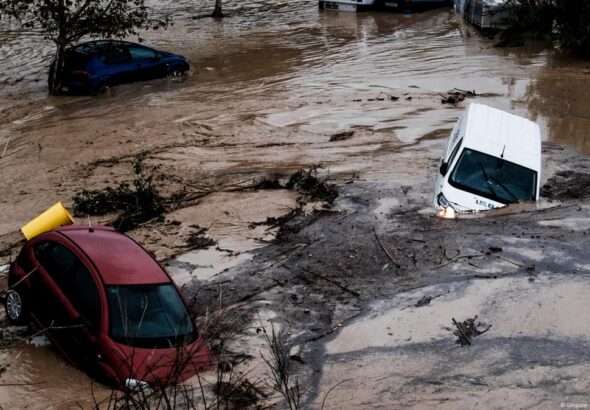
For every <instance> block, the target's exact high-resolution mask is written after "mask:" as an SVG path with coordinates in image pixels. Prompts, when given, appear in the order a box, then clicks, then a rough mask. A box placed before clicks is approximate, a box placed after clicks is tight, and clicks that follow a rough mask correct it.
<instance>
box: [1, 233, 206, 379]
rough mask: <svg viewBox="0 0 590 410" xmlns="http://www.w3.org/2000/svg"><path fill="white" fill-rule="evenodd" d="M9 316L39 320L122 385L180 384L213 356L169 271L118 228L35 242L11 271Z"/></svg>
mask: <svg viewBox="0 0 590 410" xmlns="http://www.w3.org/2000/svg"><path fill="white" fill-rule="evenodd" d="M8 286H9V289H10V290H9V291H8V292H7V294H6V300H5V307H6V315H7V317H8V320H9V321H10V322H12V323H16V324H23V323H26V322H27V321H28V320H29V319H32V320H34V321H35V322H36V323H37V324H38V325H39V326H41V328H42V329H44V330H45V333H46V334H47V336H48V337H49V338H50V339H51V341H52V342H53V343H54V344H55V345H56V346H57V347H58V348H59V350H60V351H61V352H62V353H63V355H64V356H65V357H66V358H67V359H68V360H69V361H70V362H71V363H72V364H74V365H75V366H76V367H79V368H80V369H82V370H83V371H86V372H87V373H89V374H90V375H91V376H93V377H97V378H98V379H99V380H101V381H105V382H106V383H108V384H111V385H113V386H115V387H117V388H120V389H123V388H125V387H128V388H129V387H130V386H131V387H135V386H138V385H140V386H142V387H143V386H145V383H148V384H149V385H150V386H152V387H154V386H162V385H170V384H174V383H179V382H181V381H183V380H185V379H186V378H188V377H190V376H192V375H194V374H196V373H197V372H199V371H202V370H205V369H206V368H208V367H209V365H210V362H211V357H210V354H209V350H208V348H207V346H206V344H205V343H204V342H203V340H202V338H201V337H200V336H199V333H198V331H197V327H196V325H195V323H194V322H193V321H192V319H191V317H190V315H189V313H188V309H187V304H186V301H185V300H184V298H183V297H182V295H181V293H180V292H179V290H178V288H177V287H176V286H175V284H174V282H173V281H172V279H171V278H170V276H169V275H168V274H167V273H166V272H165V271H164V269H163V268H162V267H161V266H160V265H159V264H158V263H157V262H156V261H155V260H154V259H153V258H152V257H151V256H150V255H149V254H148V253H147V252H146V251H145V250H144V249H143V248H142V247H141V246H140V245H138V244H137V243H136V242H135V241H133V240H132V239H130V238H129V237H127V236H125V235H123V234H121V233H118V232H116V231H115V230H113V229H111V228H106V227H93V228H89V227H87V226H76V225H72V226H68V227H62V228H59V229H56V230H53V231H50V232H46V233H43V234H41V235H39V236H37V237H35V238H33V239H31V240H30V241H28V242H27V243H26V244H25V245H24V247H23V249H22V250H21V252H20V254H19V256H18V258H17V259H16V261H15V262H14V263H13V264H12V265H11V267H10V272H9V274H8Z"/></svg>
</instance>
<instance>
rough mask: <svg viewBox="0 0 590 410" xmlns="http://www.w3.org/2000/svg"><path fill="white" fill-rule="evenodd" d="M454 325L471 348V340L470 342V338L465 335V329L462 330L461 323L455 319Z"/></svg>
mask: <svg viewBox="0 0 590 410" xmlns="http://www.w3.org/2000/svg"><path fill="white" fill-rule="evenodd" d="M453 324H454V325H455V327H456V328H457V329H459V332H460V333H461V335H462V336H463V339H464V340H465V342H466V343H467V344H468V345H469V346H471V340H469V338H468V337H467V335H466V334H465V332H463V329H461V326H459V323H457V321H456V320H455V318H453Z"/></svg>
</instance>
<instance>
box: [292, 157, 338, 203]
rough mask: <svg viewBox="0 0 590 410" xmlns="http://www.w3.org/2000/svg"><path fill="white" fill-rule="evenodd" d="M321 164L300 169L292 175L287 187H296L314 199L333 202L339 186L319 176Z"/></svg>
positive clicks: (301, 192)
mask: <svg viewBox="0 0 590 410" xmlns="http://www.w3.org/2000/svg"><path fill="white" fill-rule="evenodd" d="M319 168H321V167H320V166H319V165H314V166H313V167H311V168H310V169H308V170H304V169H300V170H298V171H297V172H295V173H294V174H293V175H291V178H289V181H288V182H287V184H286V185H285V187H286V188H287V189H295V190H297V191H298V192H299V193H300V194H303V195H306V196H309V197H310V198H311V199H312V200H320V201H325V202H327V203H329V204H331V203H333V202H334V200H335V199H336V198H337V197H338V188H337V187H336V185H332V184H330V183H328V182H327V180H326V179H320V178H318V169H319Z"/></svg>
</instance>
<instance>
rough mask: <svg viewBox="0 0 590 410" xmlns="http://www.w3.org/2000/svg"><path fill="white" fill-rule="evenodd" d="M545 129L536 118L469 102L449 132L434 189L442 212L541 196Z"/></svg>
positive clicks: (451, 213)
mask: <svg viewBox="0 0 590 410" xmlns="http://www.w3.org/2000/svg"><path fill="white" fill-rule="evenodd" d="M540 179H541V132H540V129H539V126H538V125H537V124H535V123H534V122H532V121H529V120H527V119H525V118H522V117H518V116H516V115H513V114H510V113H507V112H505V111H502V110H498V109H496V108H492V107H488V106H486V105H483V104H470V105H469V107H467V108H466V109H465V111H464V112H463V114H462V115H461V117H460V118H459V121H458V122H457V124H456V125H455V128H454V129H453V131H452V132H451V136H450V138H449V143H448V145H447V147H446V149H445V151H444V155H443V157H442V160H441V164H440V168H439V172H438V173H437V178H436V185H435V189H434V207H435V208H436V209H437V210H438V211H439V214H440V215H441V216H446V217H452V216H454V214H455V213H456V212H474V211H485V210H488V209H493V208H500V207H503V206H506V205H508V204H513V203H521V202H529V201H537V200H538V199H539V189H540V183H539V181H540Z"/></svg>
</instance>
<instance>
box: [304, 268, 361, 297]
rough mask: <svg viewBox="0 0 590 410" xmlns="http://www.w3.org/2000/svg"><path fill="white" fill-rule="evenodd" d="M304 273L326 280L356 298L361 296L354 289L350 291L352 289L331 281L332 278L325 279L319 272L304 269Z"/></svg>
mask: <svg viewBox="0 0 590 410" xmlns="http://www.w3.org/2000/svg"><path fill="white" fill-rule="evenodd" d="M303 271H304V272H307V273H309V274H310V275H314V276H317V277H318V278H320V279H323V280H325V281H326V282H330V283H331V284H332V285H335V286H338V287H339V288H340V289H342V290H344V291H346V292H348V293H350V294H351V295H353V296H356V297H357V298H358V297H360V296H361V294H360V293H358V292H357V291H356V290H352V289H350V288H347V287H346V286H344V285H342V284H340V283H338V282H336V281H335V280H332V279H330V278H327V277H325V276H324V275H320V274H319V273H317V272H314V271H311V270H309V269H305V268H303Z"/></svg>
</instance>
